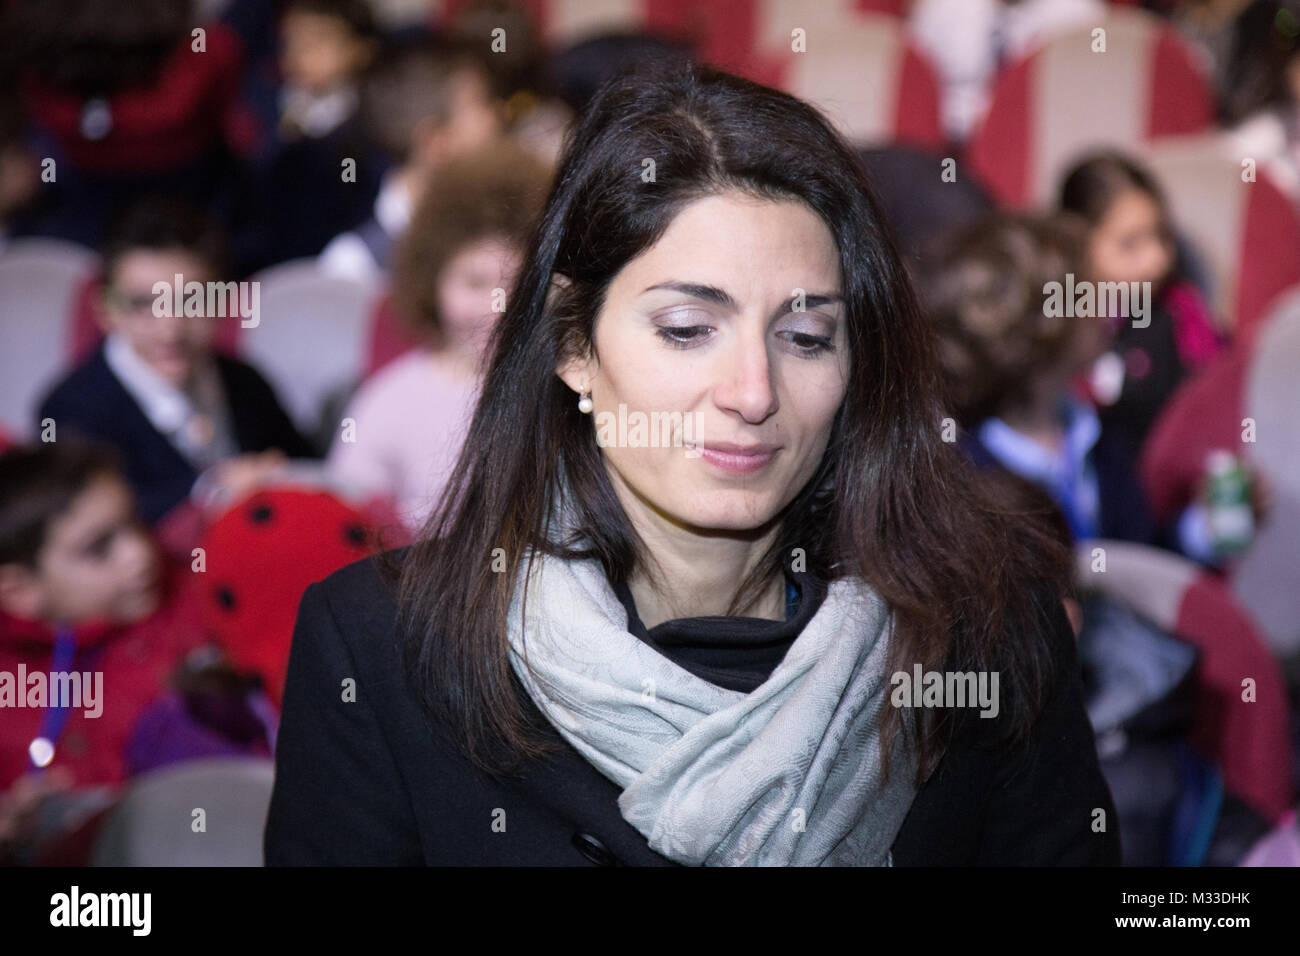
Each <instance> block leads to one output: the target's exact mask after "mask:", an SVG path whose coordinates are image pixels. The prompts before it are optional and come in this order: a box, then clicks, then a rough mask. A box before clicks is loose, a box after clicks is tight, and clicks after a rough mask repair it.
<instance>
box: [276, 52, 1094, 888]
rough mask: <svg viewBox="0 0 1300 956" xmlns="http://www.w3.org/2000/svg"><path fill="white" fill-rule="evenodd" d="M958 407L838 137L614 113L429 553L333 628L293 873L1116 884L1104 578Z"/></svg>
mask: <svg viewBox="0 0 1300 956" xmlns="http://www.w3.org/2000/svg"><path fill="white" fill-rule="evenodd" d="M937 390H938V380H937V375H936V370H935V363H934V360H933V356H932V354H931V342H930V339H929V333H928V330H927V327H926V324H925V322H924V321H923V318H922V316H921V315H920V314H919V311H918V307H917V304H916V300H915V296H914V293H913V291H912V289H911V287H910V285H909V283H908V279H907V277H906V275H905V272H904V269H903V267H902V265H901V264H900V261H899V258H898V256H897V254H896V252H895V250H894V247H893V244H892V241H891V240H890V238H889V236H888V235H887V234H886V231H885V227H884V226H883V221H882V219H881V216H880V214H879V211H878V209H877V206H876V203H875V201H874V200H873V198H872V197H871V192H870V189H869V187H868V185H867V182H866V180H865V175H864V173H863V172H862V169H861V166H860V165H859V162H858V160H857V158H856V157H855V155H854V153H853V152H852V151H851V150H850V149H849V148H848V147H847V146H846V144H845V143H844V142H843V141H842V140H841V139H840V138H839V137H838V136H837V135H836V134H835V133H834V132H833V131H832V130H831V129H830V127H829V126H828V125H827V123H826V121H825V120H824V119H823V118H822V117H821V116H820V115H819V114H818V113H817V112H816V111H815V110H814V109H812V108H811V107H809V106H808V105H806V104H804V103H802V102H800V101H798V100H796V99H794V98H792V97H790V96H787V95H785V94H783V93H779V92H776V91H774V90H771V89H767V88H764V87H761V86H758V85H755V84H753V83H750V82H747V81H745V80H741V79H738V78H736V77H732V76H728V75H726V74H723V73H718V72H715V71H712V70H709V69H703V68H698V67H687V66H672V67H668V68H664V69H661V70H649V71H640V72H637V73H635V74H631V75H628V76H625V77H623V78H620V79H618V80H615V81H613V82H612V83H611V84H610V85H608V86H606V87H605V88H604V89H603V90H602V91H601V93H600V94H599V95H598V96H597V97H596V99H595V101H594V102H593V103H592V104H591V106H590V107H589V108H588V110H587V111H586V112H585V113H584V114H583V116H582V117H581V118H580V121H579V123H578V126H577V127H576V128H575V130H574V131H573V132H572V133H571V135H570V137H569V140H568V143H567V146H566V149H565V154H564V158H563V160H562V163H561V168H560V170H559V173H558V175H557V178H556V181H555V183H554V185H553V188H552V192H551V195H550V198H549V200H548V203H547V207H546V211H545V213H544V215H543V218H542V220H541V222H540V224H539V225H538V227H537V230H536V234H535V236H534V239H533V242H532V243H531V246H530V249H529V254H528V257H527V261H526V262H525V264H524V267H523V269H522V271H521V273H520V276H519V278H518V280H517V282H516V285H515V287H514V289H513V291H512V293H511V295H510V297H509V302H508V307H507V310H506V312H505V314H504V316H503V317H502V320H501V321H500V323H499V324H498V326H497V329H496V332H495V341H494V346H493V349H492V360H491V366H490V368H489V369H488V370H487V373H486V377H485V380H484V385H483V390H482V392H481V396H480V400H479V403H478V406H477V409H476V411H475V413H474V417H473V420H472V423H471V425H470V427H469V432H468V436H467V439H466V443H465V446H464V450H463V452H462V453H461V455H460V458H459V460H458V462H457V465H456V467H455V470H454V473H453V475H452V477H451V480H450V484H449V486H448V488H447V490H446V492H445V494H444V497H443V500H442V504H441V506H440V508H439V509H438V510H437V511H436V512H435V513H434V514H433V515H432V516H431V518H430V519H429V522H428V524H427V526H426V528H425V530H424V534H423V535H422V536H421V540H420V541H419V542H418V543H417V544H415V545H413V546H411V547H410V548H408V549H404V550H401V551H397V552H393V553H389V554H387V555H385V556H383V560H371V561H366V562H361V563H358V564H355V565H352V566H350V567H349V568H346V569H344V570H343V571H341V572H338V573H337V574H335V575H332V576H331V577H330V578H328V579H326V580H325V581H324V582H322V583H320V584H317V585H313V586H312V587H311V588H309V589H308V590H307V592H306V594H305V595H304V597H303V600H302V605H301V607H300V610H299V623H298V630H297V633H296V634H295V637H294V646H293V651H292V655H291V660H290V665H289V676H288V681H287V686H286V690H285V695H284V712H283V717H282V723H281V730H280V738H279V743H278V751H277V780H276V789H275V793H274V796H273V798H272V802H271V809H270V814H269V819H268V823H267V834H266V854H267V861H268V862H269V863H272V864H278V863H290V864H293V863H402V864H409V863H434V864H479V863H507V864H528V863H541V864H565V863H581V862H583V860H584V858H585V859H587V860H590V861H593V862H597V863H624V864H646V865H654V864H659V865H662V864H665V863H672V862H676V863H684V864H795V865H801V864H813V865H822V864H831V865H844V864H850V865H851V864H860V865H879V864H889V863H891V862H892V863H895V864H907V863H913V864H932V863H933V864H937V863H957V864H972V863H980V864H992V863H1041V864H1054V863H1073V864H1077V863H1116V862H1118V856H1119V854H1118V843H1117V838H1116V836H1115V827H1114V824H1113V821H1112V820H1111V819H1110V818H1111V817H1113V806H1112V804H1111V799H1110V794H1109V792H1108V791H1107V789H1106V785H1105V782H1104V780H1103V778H1102V777H1101V775H1100V772H1099V770H1098V766H1097V761H1096V757H1095V753H1094V749H1093V738H1092V732H1091V729H1090V728H1089V726H1088V723H1087V717H1086V715H1085V713H1084V710H1083V706H1082V703H1081V701H1080V691H1079V679H1078V674H1077V662H1076V658H1075V656H1074V648H1073V639H1072V633H1071V630H1070V625H1069V623H1068V621H1067V618H1066V616H1065V613H1064V610H1063V607H1062V598H1063V597H1064V596H1066V593H1067V591H1068V587H1069V585H1068V566H1069V565H1068V554H1067V553H1066V551H1065V550H1064V549H1063V548H1062V547H1061V546H1060V545H1059V544H1058V543H1057V542H1056V541H1055V539H1053V538H1052V537H1051V536H1050V535H1049V534H1048V533H1046V532H1044V531H1040V530H1038V529H1039V525H1037V524H1035V523H1033V522H1031V521H1029V520H1027V519H1026V518H1024V517H1023V516H1022V515H1020V514H1019V513H1018V512H1017V511H1016V509H1015V507H1014V506H1012V505H1010V504H1000V503H999V501H1000V499H999V498H998V496H997V495H995V494H993V493H990V492H989V491H987V490H985V489H983V487H982V486H981V485H979V484H978V483H977V482H978V481H979V480H980V479H978V478H977V477H976V476H975V475H973V474H972V473H971V472H969V471H967V470H966V469H965V467H964V466H963V464H962V462H961V459H960V456H959V455H958V454H957V452H956V450H955V448H954V447H953V446H952V444H951V438H952V429H951V428H950V426H951V424H952V423H951V421H948V420H945V415H944V411H943V409H942V408H941V405H940V402H939V399H938V397H937V396H938V391H937ZM647 422H648V423H649V425H648V427H647ZM945 439H947V440H945Z"/></svg>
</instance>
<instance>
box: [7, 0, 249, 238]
mask: <svg viewBox="0 0 1300 956" xmlns="http://www.w3.org/2000/svg"><path fill="white" fill-rule="evenodd" d="M5 7H6V9H5V15H6V18H7V19H6V23H5V24H4V28H5V29H6V32H7V34H8V35H9V36H11V37H21V38H22V39H21V42H20V43H15V44H12V46H13V47H14V52H15V54H16V57H17V58H19V59H20V60H21V82H20V90H21V95H22V98H23V101H24V106H25V108H26V111H27V115H28V117H29V118H30V120H31V122H32V124H33V126H34V128H35V132H36V134H37V136H38V137H39V146H38V149H39V150H40V152H39V155H44V156H49V157H50V158H52V159H54V160H55V161H56V167H55V171H56V175H55V178H54V179H52V180H51V181H49V182H47V183H44V184H43V192H44V193H45V198H46V199H47V200H48V203H47V205H46V206H45V207H43V210H42V216H41V217H40V218H39V220H38V221H36V222H34V223H33V225H32V231H33V232H36V233H38V234H41V235H55V236H60V237H62V238H65V239H71V240H73V241H76V242H80V243H82V244H83V245H88V246H92V247H94V246H97V245H98V244H99V242H100V240H101V238H102V230H103V228H104V227H105V226H106V225H107V223H109V222H110V221H111V220H112V218H113V216H115V215H116V214H117V213H118V212H119V211H120V210H121V209H123V208H125V207H126V206H127V205H129V204H131V203H132V202H134V201H135V200H137V199H138V198H139V197H141V196H143V195H146V194H151V193H164V194H167V195H172V196H178V197H182V198H184V199H187V200H189V201H191V202H194V203H196V204H198V205H202V206H204V207H205V208H210V209H212V210H213V213H214V215H222V216H224V215H225V214H227V213H230V212H231V210H230V208H229V207H230V205H231V204H232V203H234V202H236V201H237V199H236V195H237V191H238V189H239V182H240V179H241V175H242V174H241V167H242V161H243V159H244V158H245V157H246V156H247V155H248V153H249V152H250V151H251V149H252V146H253V143H254V140H255V137H256V121H255V119H254V117H253V116H252V114H251V112H250V111H249V110H247V109H246V107H245V106H244V104H243V103H242V101H241V100H240V95H239V94H240V85H241V82H242V73H241V71H242V51H241V45H240V41H239V37H238V36H237V35H236V34H235V33H234V31H232V30H231V29H229V28H228V27H226V26H224V25H222V24H220V23H204V24H202V26H201V27H200V26H198V25H197V24H196V22H195V19H194V17H195V5H194V4H193V3H191V2H190V0H135V2H132V3H112V4H109V3H101V2H100V0H19V2H16V3H11V4H6V5H5Z"/></svg>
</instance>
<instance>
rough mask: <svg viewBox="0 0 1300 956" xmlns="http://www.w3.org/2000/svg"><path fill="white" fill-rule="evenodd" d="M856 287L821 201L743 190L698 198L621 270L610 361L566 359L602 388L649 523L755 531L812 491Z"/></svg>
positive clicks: (598, 395)
mask: <svg viewBox="0 0 1300 956" xmlns="http://www.w3.org/2000/svg"><path fill="white" fill-rule="evenodd" d="M842 294H843V289H842V287H841V283H840V268H839V255H838V252H837V250H836V247H835V243H834V240H833V238H832V236H831V233H830V230H829V229H827V227H826V225H825V224H824V223H823V222H822V221H821V219H820V218H819V217H818V216H817V215H816V214H815V213H813V212H812V210H811V209H809V208H808V207H807V206H805V205H803V204H802V203H799V202H795V201H772V200H766V199H756V198H753V197H750V196H748V195H745V194H741V193H738V192H728V193H725V194H722V195H716V196H709V197H706V198H703V199H699V200H696V201H694V202H692V203H690V204H689V205H687V206H685V207H684V208H683V209H682V210H681V212H680V213H679V214H678V215H677V217H676V218H675V219H674V220H673V222H672V223H671V224H670V225H669V227H668V229H667V230H666V231H665V232H664V235H663V237H662V238H661V239H660V240H659V242H657V243H656V244H655V245H654V246H652V247H651V248H650V249H648V250H647V251H645V252H644V253H642V254H641V255H640V256H638V257H637V258H635V259H633V260H631V261H630V262H629V263H628V264H627V265H626V266H624V268H623V269H622V270H621V271H620V272H619V273H618V274H617V275H616V276H615V277H614V279H613V281H612V283H611V284H610V286H609V289H608V293H607V295H606V297H605V300H604V304H603V306H602V308H601V311H600V313H599V315H598V316H597V318H596V323H595V332H594V338H595V345H596V349H595V353H596V355H598V356H599V360H597V359H596V358H595V357H592V358H590V359H588V360H586V361H575V362H571V363H569V364H567V365H564V366H562V367H561V369H560V370H559V371H560V374H561V377H562V378H563V379H564V381H565V382H566V384H568V385H569V387H570V388H572V389H573V390H574V391H575V392H580V391H581V390H582V389H583V388H584V387H585V388H586V389H588V390H589V391H590V392H591V398H592V402H593V406H594V407H593V410H592V414H593V420H592V425H593V427H594V428H596V431H597V441H598V442H600V444H601V445H602V450H603V452H604V456H605V464H606V467H607V468H608V470H609V473H610V477H611V480H612V481H613V484H614V488H615V490H616V491H617V493H618V495H619V498H620V500H621V501H622V503H623V506H624V508H625V509H627V511H628V513H629V515H630V516H631V518H632V520H633V523H634V525H636V526H637V527H638V528H639V529H643V528H645V527H646V520H644V519H649V522H650V524H651V525H653V524H656V523H658V524H660V525H662V524H663V523H665V522H666V523H669V524H671V525H674V526H677V527H680V528H686V529H690V530H699V531H705V532H719V531H721V532H725V531H746V530H752V529H756V528H758V527H759V526H761V525H763V524H765V523H766V522H768V521H769V520H770V519H771V518H773V517H774V516H776V515H777V514H778V513H779V512H780V511H781V509H782V508H784V507H785V506H786V505H787V504H788V503H789V502H790V501H791V500H792V499H793V498H794V497H795V496H796V495H797V494H798V493H799V491H800V490H801V489H802V488H803V487H804V486H805V485H806V484H807V483H808V481H809V479H810V478H811V477H812V475H813V473H814V472H815V471H816V469H817V466H818V464H819V462H820V460H821V458H822V454H823V452H824V451H825V449H826V445H827V442H828V440H829V437H830V430H831V423H832V420H833V418H834V416H835V412H836V410H837V409H838V408H839V406H840V403H841V401H842V400H843V398H844V393H845V388H846V381H847V378H848V374H849V355H848V337H847V333H846V329H845V324H846V322H847V316H846V310H845V306H844V303H843V301H842V298H841V296H842ZM575 401H576V396H575ZM620 407H621V408H622V419H623V420H624V421H626V425H625V426H622V427H620ZM637 413H640V414H641V416H644V418H643V419H642V422H643V424H644V426H645V427H643V428H642V429H640V430H638V429H637V428H636V422H637V418H638V416H637ZM673 413H680V418H677V419H676V420H674V419H673V418H672V417H671V416H673ZM665 421H666V422H669V423H671V424H670V425H669V426H667V427H664V426H663V424H662V423H663V422H665ZM656 423H658V424H656ZM602 425H603V427H602ZM674 426H679V427H674ZM669 429H672V433H671V434H670V432H669ZM674 439H676V443H675V442H674ZM692 446H693V447H692Z"/></svg>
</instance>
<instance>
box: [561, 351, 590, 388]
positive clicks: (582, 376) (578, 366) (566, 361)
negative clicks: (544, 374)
mask: <svg viewBox="0 0 1300 956" xmlns="http://www.w3.org/2000/svg"><path fill="white" fill-rule="evenodd" d="M594 373H595V360H594V359H592V358H583V357H581V356H576V355H574V356H568V357H565V358H562V359H560V364H558V365H557V366H556V367H555V374H556V375H558V376H560V378H561V379H562V380H563V382H564V384H565V385H567V386H569V388H571V389H573V391H574V393H575V394H577V395H581V394H582V393H583V392H584V391H590V390H591V383H592V380H593V379H594V378H595V377H596V376H595V374H594Z"/></svg>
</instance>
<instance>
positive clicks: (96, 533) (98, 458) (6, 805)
mask: <svg viewBox="0 0 1300 956" xmlns="http://www.w3.org/2000/svg"><path fill="white" fill-rule="evenodd" d="M182 583H183V578H182V577H180V576H179V575H178V574H176V573H169V572H168V571H167V570H166V569H165V568H164V566H163V565H161V564H160V562H159V559H158V555H157V553H156V551H155V549H154V547H153V544H152V542H151V541H150V539H149V537H148V534H147V533H146V531H145V530H144V529H143V528H142V527H141V526H140V525H139V524H138V523H137V522H136V518H135V513H134V508H133V503H132V500H131V492H130V489H129V488H128V487H127V485H126V483H125V482H124V481H123V480H122V478H121V476H120V475H119V473H118V472H117V470H116V467H115V464H114V462H113V460H112V458H111V457H109V456H108V455H106V454H105V453H104V452H103V451H100V450H97V449H94V448H91V447H88V446H83V445H79V444H77V443H69V442H54V443H50V444H46V445H42V446H39V447H38V448H36V449H34V450H30V451H28V450H23V449H13V450H10V451H7V452H5V453H4V454H2V455H0V674H2V675H4V676H3V677H0V680H12V681H15V682H16V680H17V675H18V674H19V673H20V671H19V668H20V666H21V667H23V668H25V670H26V672H27V674H28V675H31V674H34V673H41V674H45V675H48V674H49V673H50V672H52V671H73V672H83V673H84V672H99V673H100V674H101V675H102V683H101V684H100V686H99V688H98V690H99V700H98V701H97V702H94V706H90V707H87V706H81V707H67V708H64V709H59V708H54V707H51V706H48V703H50V701H47V702H46V703H47V706H35V707H33V706H30V703H36V702H37V701H35V700H32V701H31V702H30V703H29V704H28V706H24V707H18V706H16V705H17V700H16V698H15V699H12V700H11V699H6V698H5V696H4V694H3V693H2V692H0V700H3V703H4V719H3V720H0V793H2V794H3V795H0V840H3V839H4V837H5V836H7V837H8V838H9V840H10V843H11V845H12V844H13V843H16V842H21V841H20V838H21V837H22V836H23V835H24V834H23V833H22V832H21V831H23V830H24V829H28V828H30V827H31V826H33V825H34V823H35V820H34V819H33V812H34V810H35V809H36V806H37V804H38V803H39V802H40V801H41V799H42V798H43V797H44V796H45V795H47V794H49V793H52V792H56V791H59V790H63V789H67V788H69V787H78V788H85V787H92V786H95V785H101V784H105V785H111V784H116V783H118V782H120V781H121V780H122V779H123V778H124V777H125V776H126V766H125V761H124V750H125V747H126V744H127V740H128V738H129V734H130V730H131V727H132V724H133V723H134V721H135V719H136V718H137V716H139V714H140V713H141V712H142V711H143V710H144V708H145V707H146V706H147V705H148V704H149V703H150V702H151V701H152V700H153V699H154V698H155V697H157V696H158V695H159V694H161V693H162V692H163V691H164V690H166V684H167V676H168V674H169V673H170V672H171V670H172V669H173V668H174V667H175V666H176V665H177V663H178V662H179V661H180V660H181V658H182V657H183V655H184V654H185V653H186V652H187V651H189V650H191V649H193V648H195V647H197V646H198V645H199V644H200V631H199V619H198V608H197V605H196V604H195V603H194V602H193V600H192V599H190V598H189V597H188V596H187V594H186V592H185V590H184V588H183V587H181V585H182ZM28 680H29V681H30V676H29V678H28ZM11 689H12V691H13V692H14V693H16V694H22V695H24V696H25V697H26V695H28V688H27V687H17V686H12V687H11ZM87 689H89V688H87ZM26 702H27V700H25V703H26ZM82 704H83V705H85V704H87V701H86V699H85V698H84V696H83V700H82ZM96 710H98V711H99V713H98V714H95V711H96ZM92 714H94V716H90V715H92Z"/></svg>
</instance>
